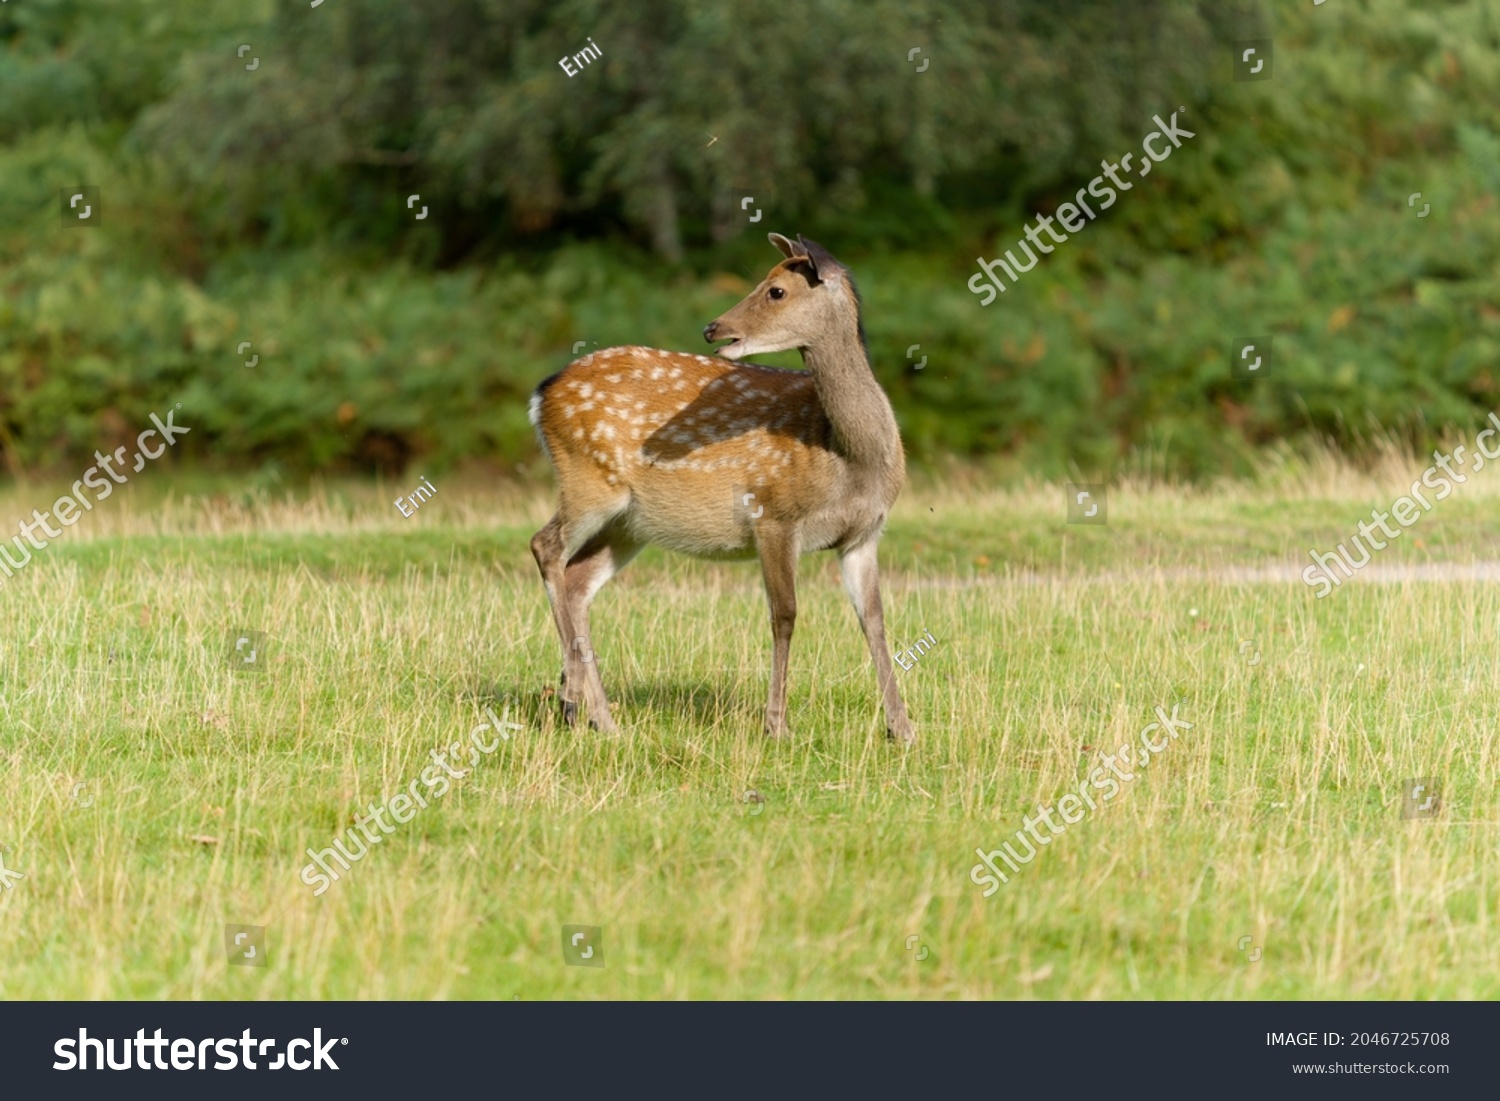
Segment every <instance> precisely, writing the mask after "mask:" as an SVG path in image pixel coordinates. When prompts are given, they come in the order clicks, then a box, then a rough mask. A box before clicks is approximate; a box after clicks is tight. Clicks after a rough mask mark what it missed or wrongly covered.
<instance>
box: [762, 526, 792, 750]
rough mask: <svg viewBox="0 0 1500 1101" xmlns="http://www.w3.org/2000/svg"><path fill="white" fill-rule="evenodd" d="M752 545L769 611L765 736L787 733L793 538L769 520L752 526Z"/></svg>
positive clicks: (789, 531) (790, 533) (788, 532)
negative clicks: (769, 642) (769, 686)
mask: <svg viewBox="0 0 1500 1101" xmlns="http://www.w3.org/2000/svg"><path fill="white" fill-rule="evenodd" d="M755 545H756V550H757V551H758V552H759V554H760V569H761V574H762V576H763V577H764V579H765V583H766V603H767V604H768V605H769V606H770V610H771V693H770V698H769V699H768V700H767V702H766V733H767V734H769V735H770V736H771V737H773V738H777V737H780V736H781V735H783V734H785V733H787V725H786V674H787V665H788V664H789V662H790V660H791V654H792V628H793V627H795V626H796V625H797V536H796V532H795V531H794V530H792V529H790V528H788V527H785V526H783V525H781V524H778V523H775V522H774V521H771V520H760V521H757V523H756V525H755Z"/></svg>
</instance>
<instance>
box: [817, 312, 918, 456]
mask: <svg viewBox="0 0 1500 1101" xmlns="http://www.w3.org/2000/svg"><path fill="white" fill-rule="evenodd" d="M802 362H803V363H805V364H806V365H807V368H808V370H809V371H810V372H811V373H812V377H813V385H814V387H815V388H816V389H817V393H818V400H819V402H820V403H821V404H822V406H823V412H824V413H825V414H826V415H827V417H828V423H829V425H830V426H832V428H833V442H834V447H835V449H836V450H837V451H838V453H839V454H841V455H842V456H843V457H844V458H845V459H846V460H847V461H848V462H849V463H850V465H851V466H853V467H855V468H856V469H857V470H859V471H860V472H862V473H868V474H874V475H877V476H890V475H891V474H893V473H895V472H896V471H899V470H901V469H902V468H903V467H904V457H903V453H902V449H901V433H900V431H899V430H898V429H897V427H896V414H895V412H894V411H893V410H892V409H891V402H890V399H889V398H887V397H886V396H885V391H884V390H882V389H881V388H880V383H878V382H876V381H875V375H874V373H873V372H872V371H871V370H870V360H869V357H868V356H866V354H865V349H864V344H863V342H862V341H860V340H858V339H856V338H854V337H852V336H851V337H849V338H847V339H843V340H835V341H829V342H826V343H819V344H817V345H813V346H809V347H807V348H803V349H802Z"/></svg>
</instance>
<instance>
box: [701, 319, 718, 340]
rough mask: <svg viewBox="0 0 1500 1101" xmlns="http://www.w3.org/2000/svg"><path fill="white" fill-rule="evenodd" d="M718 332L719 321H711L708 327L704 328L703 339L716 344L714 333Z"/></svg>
mask: <svg viewBox="0 0 1500 1101" xmlns="http://www.w3.org/2000/svg"><path fill="white" fill-rule="evenodd" d="M718 331H719V323H718V322H717V321H710V322H709V323H708V324H707V325H705V326H703V339H704V340H706V341H708V342H709V343H710V344H712V343H713V342H714V333H716V332H718Z"/></svg>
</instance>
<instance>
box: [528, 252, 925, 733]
mask: <svg viewBox="0 0 1500 1101" xmlns="http://www.w3.org/2000/svg"><path fill="white" fill-rule="evenodd" d="M770 241H771V243H772V244H773V245H775V246H776V247H777V248H778V249H780V250H781V252H782V254H783V255H784V256H785V257H786V259H784V260H783V261H781V263H779V264H777V265H776V266H775V267H774V268H772V269H771V271H770V274H768V275H767V276H766V277H765V279H763V280H762V281H761V283H760V285H759V286H758V287H756V288H755V290H753V291H752V292H751V293H750V294H749V296H748V297H746V298H745V299H744V300H743V301H742V302H740V303H739V304H738V305H737V306H735V307H734V308H733V309H731V310H730V311H729V312H728V313H726V314H724V316H722V317H720V318H719V319H718V320H717V321H712V322H710V323H709V324H708V326H707V327H706V328H705V329H704V330H703V337H704V339H705V340H707V341H709V342H710V343H712V342H714V341H718V340H728V341H729V343H728V344H726V345H724V346H723V347H721V348H719V349H718V352H719V355H720V356H722V357H725V358H720V359H711V358H708V357H706V356H698V355H689V354H686V353H682V352H666V351H660V350H658V349H655V348H638V347H628V348H609V349H607V350H605V351H602V352H593V353H591V354H589V355H587V356H584V357H583V358H582V359H580V360H576V361H574V362H573V363H571V364H569V365H568V367H566V368H565V369H564V370H562V371H561V372H559V373H558V374H556V375H553V376H552V377H551V378H549V379H547V380H546V381H545V382H543V383H542V384H541V385H540V386H538V387H537V388H536V392H535V393H534V394H533V395H532V398H531V423H532V424H533V425H535V426H536V429H537V434H538V436H539V437H540V439H541V442H542V447H543V449H544V450H545V451H546V452H547V455H548V457H549V458H550V459H551V461H552V465H553V467H554V468H555V469H556V471H557V481H558V488H559V493H558V498H559V501H558V508H557V514H556V515H555V516H553V517H552V519H551V520H550V521H548V523H547V526H546V527H544V528H542V530H541V531H539V532H537V533H536V535H535V536H534V537H533V538H532V540H531V553H532V555H533V556H534V557H535V558H536V563H537V566H538V567H539V568H540V570H541V572H542V580H543V582H544V583H545V585H546V587H547V598H548V600H550V601H551V603H552V616H553V619H554V620H555V622H556V624H557V633H558V637H559V638H560V639H561V640H562V648H563V679H562V691H561V703H562V708H563V717H564V719H565V720H566V721H567V722H568V723H570V724H571V723H573V722H575V721H576V718H577V713H578V705H579V703H582V704H583V705H584V707H585V709H586V711H587V714H588V718H589V721H590V723H591V725H594V726H597V727H598V728H599V729H600V730H603V731H607V732H613V731H614V730H615V729H616V727H615V724H614V720H613V718H612V717H611V716H610V713H609V701H608V699H607V698H606V696H605V693H604V682H603V681H602V680H601V679H600V676H599V667H598V663H597V662H596V661H594V660H593V656H594V655H593V650H592V648H591V644H590V638H589V618H588V610H589V602H590V601H591V600H592V599H593V597H594V594H595V593H597V592H598V591H599V589H600V588H601V587H602V586H603V585H604V583H605V582H606V581H608V580H609V579H610V577H611V576H613V575H614V573H615V572H616V571H618V570H620V569H621V568H623V567H624V566H625V564H626V563H627V562H629V561H630V560H631V559H632V558H633V557H635V555H636V554H637V553H639V552H640V550H641V548H642V547H644V546H646V545H647V544H648V543H655V544H657V545H658V546H662V547H668V548H671V549H672V550H677V551H681V552H682V553H684V554H691V555H694V556H697V557H702V558H727V559H734V558H742V559H743V558H750V557H754V556H758V557H759V558H760V564H761V572H762V575H763V577H764V580H765V586H766V597H767V600H768V602H769V604H770V610H771V636H772V641H773V647H772V660H771V690H770V699H769V702H768V703H767V704H766V720H765V726H766V731H767V733H769V734H771V735H773V736H775V735H780V734H784V733H785V732H786V728H787V727H786V693H787V662H788V658H789V655H790V652H791V642H792V627H793V625H794V623H795V622H796V618H797V593H796V578H797V558H798V556H799V555H801V554H805V553H808V552H809V551H818V550H835V551H837V552H838V555H839V564H840V567H841V569H842V572H843V579H844V588H845V590H846V591H847V592H848V593H849V597H850V599H851V600H852V601H853V602H854V611H855V613H856V614H857V615H858V616H859V622H860V626H861V627H863V628H864V632H865V640H866V642H867V643H868V644H869V647H870V654H871V656H872V657H873V658H874V660H875V672H876V676H877V679H878V681H879V684H880V692H881V698H882V700H883V702H884V705H885V719H886V732H887V733H888V734H889V735H890V736H891V737H893V738H896V739H899V740H900V741H902V742H911V741H913V740H914V736H913V732H912V725H911V721H910V720H909V719H908V718H907V715H906V707H905V705H904V704H903V703H902V702H901V693H900V692H899V690H898V689H897V687H896V679H895V673H894V671H893V669H892V665H891V656H890V651H889V650H888V649H887V648H886V641H885V619H884V614H883V612H882V610H881V603H880V585H879V572H878V566H877V563H876V558H875V547H876V544H877V542H878V541H879V539H880V534H881V531H882V529H883V528H884V526H885V519H886V515H887V513H888V512H889V511H890V508H891V505H892V504H893V503H894V502H895V500H896V496H897V494H899V493H900V492H901V485H902V482H903V481H904V480H905V477H906V462H905V453H904V452H903V451H902V448H901V436H900V433H899V432H898V431H897V428H896V417H895V414H894V413H893V412H892V410H891V403H890V401H889V400H888V399H887V398H886V396H885V392H884V391H883V390H881V388H880V384H879V383H878V382H876V381H875V376H874V374H873V373H871V370H870V361H869V357H868V354H867V352H866V350H865V334H864V326H863V324H862V323H861V320H860V301H859V294H858V292H857V291H856V290H855V288H854V283H853V280H852V279H851V278H850V276H849V273H848V271H847V270H845V269H844V268H843V267H842V266H841V265H840V264H839V263H838V261H836V260H835V259H834V258H833V257H832V256H830V255H829V254H828V252H827V251H826V250H825V249H824V248H823V247H822V246H821V245H818V244H816V243H814V242H812V241H808V240H806V239H804V238H802V237H798V238H797V241H796V242H795V243H794V242H792V241H789V240H787V239H786V238H785V237H783V236H782V235H781V234H779V233H772V234H770ZM790 348H796V349H797V350H798V351H800V352H801V353H802V360H803V362H804V363H805V364H806V365H807V369H806V370H801V371H787V370H781V369H778V368H773V367H762V366H758V365H756V364H753V363H735V362H731V361H733V360H740V359H742V358H743V357H745V356H749V355H755V354H757V353H761V354H764V353H769V352H780V351H785V350H787V349H790ZM752 502H753V504H754V511H753V512H752V511H751V504H752Z"/></svg>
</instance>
